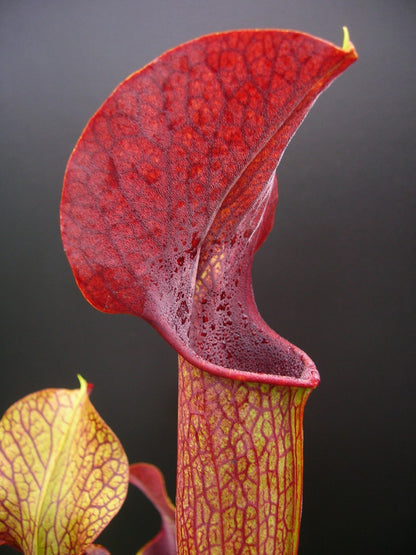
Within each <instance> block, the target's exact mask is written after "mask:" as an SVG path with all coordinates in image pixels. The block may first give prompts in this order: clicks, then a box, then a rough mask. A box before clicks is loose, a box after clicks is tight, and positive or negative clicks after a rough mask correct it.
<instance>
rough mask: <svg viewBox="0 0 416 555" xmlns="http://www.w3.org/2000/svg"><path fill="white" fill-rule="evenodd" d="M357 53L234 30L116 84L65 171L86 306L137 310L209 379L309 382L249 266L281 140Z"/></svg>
mask: <svg viewBox="0 0 416 555" xmlns="http://www.w3.org/2000/svg"><path fill="white" fill-rule="evenodd" d="M355 59H356V54H355V51H354V50H353V49H352V48H351V49H350V50H348V51H345V50H342V49H341V48H337V47H335V46H334V45H331V44H329V43H327V42H325V41H321V40H318V39H315V38H313V37H311V36H309V35H305V34H302V33H299V32H292V31H268V30H267V31H239V32H236V31H235V32H229V33H220V34H215V35H210V36H207V37H203V38H200V39H197V40H195V41H192V42H190V43H187V44H184V45H182V46H179V47H178V48H176V49H174V50H172V51H170V52H167V53H166V54H164V55H163V56H161V57H160V58H158V59H156V60H155V61H154V62H152V63H150V64H149V65H147V66H146V67H145V68H144V69H142V70H140V71H138V72H137V73H135V74H133V75H132V76H130V77H129V78H128V79H127V80H126V81H125V82H124V83H122V84H121V85H120V86H119V87H118V88H117V89H116V91H115V92H114V93H113V94H112V95H111V96H110V98H109V99H108V100H107V101H106V102H105V103H104V105H103V106H102V107H101V108H100V110H99V111H98V112H97V113H96V115H95V116H94V117H93V118H92V120H91V121H90V123H89V124H88V125H87V127H86V129H85V130H84V132H83V134H82V137H81V138H80V140H79V142H78V143H77V145H76V147H75V150H74V152H73V154H72V157H71V159H70V161H69V164H68V168H67V172H66V176H65V186H64V191H63V196H62V212H61V217H62V237H63V242H64V247H65V251H66V254H67V256H68V258H69V261H70V263H71V266H72V268H73V271H74V275H75V278H76V280H77V282H78V284H79V286H80V288H81V290H82V291H83V293H84V295H85V296H86V298H87V299H88V300H89V301H90V302H91V303H92V304H93V305H94V306H96V307H97V308H99V309H101V310H103V311H106V312H123V313H131V314H135V315H137V316H142V317H143V318H145V319H147V320H148V321H149V322H150V323H151V324H152V325H153V326H154V327H156V329H158V330H159V332H160V333H161V334H162V335H163V336H164V337H165V338H166V339H167V340H168V341H169V342H170V343H171V344H172V345H173V346H174V348H175V349H176V350H177V351H178V352H180V353H181V354H182V355H183V356H184V357H185V358H187V359H188V360H190V361H192V362H193V363H195V364H196V365H197V366H201V365H202V366H203V367H204V368H205V369H207V370H208V371H210V372H212V373H216V374H221V375H226V376H232V375H235V374H239V375H240V379H252V377H253V376H254V375H256V376H257V379H260V380H264V381H268V380H274V381H275V382H276V383H280V382H282V383H292V382H296V383H299V384H302V383H303V384H304V385H314V384H315V385H316V383H317V382H318V379H319V378H318V374H317V372H316V369H315V368H314V366H313V364H312V363H311V361H310V360H309V359H308V357H306V355H304V354H303V353H302V352H301V351H299V350H298V349H296V348H295V347H293V346H292V345H290V344H289V343H288V342H286V341H284V340H283V339H281V338H280V337H279V336H277V335H276V334H275V333H274V332H272V331H271V330H270V329H269V328H268V327H267V325H266V324H265V323H264V322H263V320H262V319H261V318H260V316H259V314H258V312H257V309H256V306H255V303H254V298H253V294H252V288H251V263H252V257H253V254H254V251H255V250H256V248H257V247H258V246H259V244H260V243H261V242H262V240H263V239H264V238H265V236H266V235H267V232H268V231H269V229H270V227H271V225H272V221H273V213H274V207H275V203H276V201H277V190H276V181H275V178H274V171H275V168H276V165H277V163H278V161H279V159H280V157H281V155H282V153H283V151H284V149H285V147H286V145H287V143H288V141H289V140H290V138H291V136H292V135H293V133H294V132H295V130H296V128H297V127H298V125H299V124H300V122H301V121H302V119H303V118H304V116H305V115H306V113H307V111H308V110H309V108H310V107H311V105H312V104H313V102H314V100H315V98H316V97H317V96H318V94H319V93H320V92H321V91H322V90H323V89H324V88H325V87H326V86H328V84H329V83H330V82H331V81H332V80H333V79H334V78H335V77H336V76H337V75H338V74H340V73H341V72H342V71H343V70H344V69H345V68H346V67H347V66H348V65H350V64H351V63H352V62H353V61H354V60H355ZM242 373H243V375H241V374H242ZM259 374H260V376H259Z"/></svg>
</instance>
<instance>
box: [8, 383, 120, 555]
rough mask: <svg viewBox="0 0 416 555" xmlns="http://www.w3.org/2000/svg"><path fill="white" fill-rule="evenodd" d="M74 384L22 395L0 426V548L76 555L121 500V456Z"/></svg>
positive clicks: (84, 394) (83, 389) (84, 390)
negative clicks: (71, 387) (2, 546)
mask: <svg viewBox="0 0 416 555" xmlns="http://www.w3.org/2000/svg"><path fill="white" fill-rule="evenodd" d="M80 381H81V387H80V389H76V390H67V389H45V390H42V391H39V392H37V393H33V394H31V395H28V396H27V397H25V398H23V399H21V400H20V401H17V403H15V404H14V405H12V406H11V407H10V408H9V409H8V410H7V411H6V413H5V414H4V416H3V418H2V420H1V422H0V542H1V541H3V542H5V543H7V544H9V545H12V546H13V547H16V548H17V549H19V550H20V551H22V552H23V553H25V555H37V554H38V553H45V554H48V555H58V554H60V555H62V554H66V555H79V554H80V553H83V552H84V551H85V550H86V549H88V548H89V546H90V545H91V544H92V542H93V541H94V539H95V538H96V537H97V536H98V534H99V533H100V532H101V531H102V530H103V529H104V528H105V526H106V525H107V524H108V523H109V521H110V520H111V519H112V518H113V516H114V515H115V514H116V513H117V512H118V510H119V509H120V507H121V505H122V504H123V501H124V499H125V496H126V493H127V487H128V477H129V469H128V462H127V458H126V455H125V453H124V451H123V448H122V447H121V445H120V442H119V441H118V439H117V437H116V436H115V434H114V433H113V432H112V431H111V430H110V428H109V427H108V426H107V424H106V423H105V422H104V421H103V420H102V419H101V417H100V416H99V414H98V413H97V411H96V410H95V409H94V407H93V405H92V404H91V402H90V400H89V397H88V386H87V383H86V382H85V380H83V379H82V378H81V379H80ZM91 549H95V550H97V549H101V548H99V547H98V546H95V547H94V548H93V547H91ZM92 552H93V553H94V552H97V551H92ZM101 552H102V553H105V551H104V552H103V551H101ZM87 553H88V551H87Z"/></svg>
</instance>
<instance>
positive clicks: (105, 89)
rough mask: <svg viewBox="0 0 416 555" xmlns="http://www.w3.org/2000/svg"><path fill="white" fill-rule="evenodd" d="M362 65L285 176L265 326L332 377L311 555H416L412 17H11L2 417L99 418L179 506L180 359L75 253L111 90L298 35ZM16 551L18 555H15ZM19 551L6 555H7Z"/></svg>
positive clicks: (315, 419)
mask: <svg viewBox="0 0 416 555" xmlns="http://www.w3.org/2000/svg"><path fill="white" fill-rule="evenodd" d="M342 25H348V27H349V29H350V32H351V37H352V40H353V42H354V43H355V45H356V47H357V50H358V52H359V55H360V59H359V61H358V62H357V63H356V64H355V65H354V66H353V67H351V68H350V69H349V70H348V71H347V72H346V73H345V74H344V75H342V76H341V77H340V78H339V79H338V80H337V81H336V83H335V84H334V85H333V86H332V87H331V88H330V89H329V90H328V91H327V92H326V93H325V94H324V95H323V96H322V97H321V98H320V99H319V101H318V103H317V104H316V105H315V107H314V108H313V110H312V112H311V114H310V116H309V117H308V118H307V120H306V121H305V122H304V124H303V126H302V128H301V130H300V131H299V132H298V134H297V135H296V137H295V139H294V140H293V141H292V143H291V145H290V146H289V148H288V150H287V151H286V153H285V156H284V158H283V161H282V163H281V166H280V169H279V171H278V178H279V185H280V203H279V206H278V209H277V218H276V224H275V227H274V229H273V231H272V234H271V236H270V238H269V239H268V241H267V242H266V244H265V245H264V246H263V247H262V249H261V251H260V252H259V253H258V255H257V258H256V263H255V268H254V284H255V291H256V299H257V302H258V305H259V308H260V311H261V312H262V314H263V316H264V318H265V320H266V321H267V322H268V323H269V324H270V325H271V326H272V327H273V328H274V329H276V330H277V331H278V333H280V334H281V335H283V336H284V337H286V338H288V339H289V340H290V341H292V342H293V343H295V344H297V345H299V346H300V347H301V348H303V349H304V350H305V351H306V352H307V353H308V354H310V356H311V357H312V358H313V359H314V360H315V362H316V364H317V366H318V368H319V370H320V373H321V378H322V383H321V385H320V387H319V389H318V390H317V391H316V392H314V393H313V394H312V396H311V398H310V400H309V401H308V404H307V407H306V412H305V487H304V511H303V520H302V528H301V545H300V555H308V554H320V555H325V554H331V555H333V554H337V555H340V554H348V555H351V554H369V553H378V554H383V553H386V554H392V553H408V552H409V547H410V546H411V545H412V544H413V538H414V531H413V530H414V528H413V526H414V525H413V520H412V513H413V510H414V509H415V507H414V505H415V497H416V491H415V476H414V474H415V468H416V464H415V463H416V460H415V459H416V457H415V421H416V414H415V412H416V411H415V393H416V390H415V367H414V360H415V354H416V353H415V327H414V315H415V297H414V293H413V288H414V281H415V231H414V230H415V226H414V213H415V198H416V195H415V171H414V170H415V163H414V150H415V137H414V135H415V108H414V105H415V98H416V78H415V69H414V58H415V43H416V41H415V39H416V32H415V29H416V9H415V5H414V2H412V1H411V0H409V1H405V0H395V1H393V0H391V1H387V0H384V1H383V0H378V1H376V0H367V1H363V0H359V1H355V0H348V1H338V0H332V1H329V0H327V1H325V0H309V1H296V0H292V1H287V2H283V1H278V0H273V1H268V0H262V1H261V0H259V1H246V0H240V1H237V0H234V1H226V0H223V1H217V0H216V1H209V0H206V1H204V2H202V1H201V2H199V1H191V0H177V1H172V2H168V1H162V0H152V1H150V2H144V1H133V0H129V1H112V2H111V1H108V0H101V1H98V0H97V1H95V0H90V1H84V2H81V1H75V0H72V1H71V2H69V1H68V2H63V1H56V0H55V1H41V0H39V1H32V2H31V1H28V0H26V1H24V0H23V1H13V0H8V1H7V0H2V1H1V3H0V64H1V67H0V72H1V73H0V75H1V77H0V79H1V85H0V86H1V89H0V95H1V97H0V110H1V130H0V133H1V135H0V157H1V164H0V194H1V198H0V203H1V218H0V226H1V229H0V240H1V268H0V278H1V328H2V329H1V336H0V337H1V349H0V355H1V376H0V412H1V413H2V412H3V411H4V410H5V409H6V408H7V407H8V406H9V405H10V404H11V403H12V402H14V401H16V400H17V399H18V398H20V397H22V396H24V395H25V394H27V393H29V392H32V391H35V390H38V389H42V388H45V387H50V386H55V387H70V388H73V387H77V381H76V377H75V375H76V373H77V372H81V373H82V374H83V375H84V376H85V377H86V378H87V379H88V380H89V381H91V382H94V383H95V384H96V386H95V389H94V393H93V396H92V400H93V402H94V403H95V405H96V407H97V409H98V410H99V411H100V413H101V415H102V416H103V417H104V418H105V419H106V421H107V422H108V423H109V424H110V425H111V426H112V427H113V429H114V430H115V431H116V433H117V434H118V436H119V437H120V439H121V440H122V442H123V444H124V446H125V449H126V451H127V454H128V456H129V459H130V461H131V462H134V461H149V462H153V463H155V464H157V465H159V466H160V467H161V469H162V470H163V471H164V473H165V476H166V479H167V485H168V489H169V492H170V494H171V495H172V497H173V496H174V490H175V464H176V463H175V461H176V452H175V451H176V445H175V442H176V430H175V427H176V357H175V353H174V352H173V351H172V349H171V348H170V347H169V346H168V345H167V344H165V342H164V341H163V340H162V339H161V338H160V337H159V336H158V335H157V334H156V333H155V332H154V330H153V329H151V328H150V326H148V325H147V324H146V323H145V322H143V321H140V320H137V319H135V318H133V317H128V316H109V315H103V314H101V313H99V312H97V311H95V310H94V309H93V308H91V307H90V306H89V304H87V303H86V301H85V300H84V299H83V297H82V296H81V294H80V293H79V292H78V290H77V288H76V286H75V284H74V282H73V279H72V274H71V271H70V269H69V266H68V263H67V261H66V259H65V256H64V254H63V252H62V246H61V242H60V236H59V227H58V207H59V199H60V192H61V183H62V176H63V173H64V169H65V164H66V161H67V159H68V157H69V155H70V152H71V149H72V148H73V146H74V143H75V141H76V140H77V138H78V136H79V134H80V132H81V131H82V129H83V127H84V125H85V123H86V122H87V120H88V119H89V118H90V117H91V116H92V114H93V113H94V111H95V110H96V109H97V108H98V107H99V106H100V104H101V103H102V102H103V101H104V99H105V98H106V97H107V96H108V94H109V93H110V92H111V91H112V90H113V88H114V87H115V86H116V85H117V84H118V83H119V82H120V81H121V80H123V79H124V78H125V77H126V76H127V75H128V74H130V73H131V72H133V71H135V70H136V69H139V68H140V67H141V66H143V65H144V64H145V63H147V62H148V61H150V60H152V59H153V58H154V57H156V56H158V55H159V54H161V53H162V52H164V51H165V50H167V49H169V48H171V47H173V46H175V45H177V44H179V43H182V42H184V41H186V40H188V39H191V38H194V37H196V36H198V35H202V34H206V33H209V32H214V31H220V30H227V29H236V28H253V27H260V28H264V27H276V28H295V29H299V30H302V31H306V32H309V33H311V34H315V35H317V36H320V37H322V38H325V39H328V40H331V41H333V42H336V43H338V44H340V43H341V41H342V31H341V26H342ZM158 526H159V524H158V517H157V514H156V513H155V512H154V511H153V508H152V507H151V506H150V504H149V503H148V502H147V501H146V500H145V499H144V498H143V497H142V495H141V494H140V493H139V492H136V491H132V492H131V493H130V494H129V497H128V501H127V503H126V505H125V506H124V508H123V510H122V511H121V513H120V514H119V515H118V516H117V517H116V519H115V520H114V521H113V522H112V523H111V525H110V527H109V528H108V530H107V531H106V532H105V533H104V534H103V536H102V537H101V541H102V543H104V544H105V545H106V546H107V547H108V548H109V549H110V550H111V551H112V553H113V554H114V555H115V554H122V555H124V554H126V555H128V554H132V553H135V552H136V551H137V550H138V549H139V548H140V547H141V546H142V544H143V543H144V542H145V541H147V540H148V539H149V538H150V537H152V536H153V534H154V533H156V531H157V529H158ZM0 551H1V550H0ZM7 551H8V548H3V551H2V552H3V553H6V552H7Z"/></svg>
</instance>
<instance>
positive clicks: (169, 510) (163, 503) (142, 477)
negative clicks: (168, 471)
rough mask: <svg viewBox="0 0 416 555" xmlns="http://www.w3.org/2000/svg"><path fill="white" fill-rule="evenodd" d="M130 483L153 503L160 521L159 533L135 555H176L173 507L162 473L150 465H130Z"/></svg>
mask: <svg viewBox="0 0 416 555" xmlns="http://www.w3.org/2000/svg"><path fill="white" fill-rule="evenodd" d="M130 482H131V483H132V484H134V485H135V486H137V487H138V488H139V489H140V490H141V491H142V492H143V493H144V494H145V495H146V497H147V498H148V499H149V500H150V501H151V502H152V503H153V505H154V506H155V507H156V509H157V510H158V511H159V514H160V518H161V520H162V528H161V530H160V532H159V533H158V534H157V536H156V537H155V538H154V539H153V540H151V541H150V542H148V543H147V544H146V545H145V546H144V547H143V548H142V549H141V550H140V551H139V552H138V553H137V555H176V528H175V507H174V505H173V504H172V502H171V500H170V499H169V497H168V494H167V492H166V488H165V480H164V479H163V475H162V473H161V472H160V470H159V469H158V468H157V467H155V466H153V465H152V464H147V463H136V464H132V465H131V466H130Z"/></svg>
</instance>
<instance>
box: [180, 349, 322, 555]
mask: <svg viewBox="0 0 416 555" xmlns="http://www.w3.org/2000/svg"><path fill="white" fill-rule="evenodd" d="M311 390H312V388H311V387H302V386H301V387H299V386H296V385H276V384H273V383H271V384H269V383H265V382H261V383H260V382H259V383H257V382H253V381H241V380H234V379H230V378H226V377H222V376H216V375H212V374H210V373H208V372H206V371H204V370H201V369H199V368H197V367H195V366H193V365H192V364H190V363H189V362H187V361H186V360H185V359H183V358H182V357H181V356H179V408H178V465H177V493H176V506H177V515H176V516H177V545H178V554H179V555H195V554H198V555H203V554H207V555H208V554H209V555H224V554H225V555H226V554H234V553H244V554H247V555H248V554H250V555H251V554H252V555H280V554H282V555H283V554H285V555H291V554H295V553H297V550H298V541H299V526H300V516H301V509H302V475H303V411H304V406H305V403H306V400H307V398H308V396H309V394H310V392H311Z"/></svg>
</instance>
